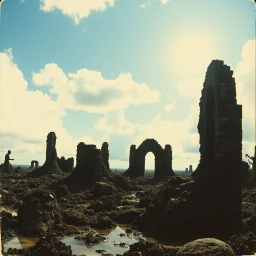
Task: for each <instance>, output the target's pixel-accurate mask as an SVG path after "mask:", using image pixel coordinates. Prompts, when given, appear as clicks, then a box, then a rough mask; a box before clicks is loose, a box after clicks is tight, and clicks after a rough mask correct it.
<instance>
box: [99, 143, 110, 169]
mask: <svg viewBox="0 0 256 256" xmlns="http://www.w3.org/2000/svg"><path fill="white" fill-rule="evenodd" d="M101 156H102V160H103V164H104V165H105V166H106V168H107V170H110V167H109V150H108V143H107V142H103V144H102V147H101Z"/></svg>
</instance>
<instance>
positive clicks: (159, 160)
mask: <svg viewBox="0 0 256 256" xmlns="http://www.w3.org/2000/svg"><path fill="white" fill-rule="evenodd" d="M148 152H152V153H153V154H154V156H155V176H154V178H155V179H163V178H166V177H168V176H172V175H175V174H174V172H173V169H172V148H171V146H170V145H166V146H165V148H164V149H163V148H162V147H161V146H160V144H159V143H158V142H157V141H156V140H154V139H146V140H144V141H143V142H142V143H141V145H140V146H139V147H138V148H137V149H136V145H132V146H131V147H130V158H129V168H128V170H127V171H126V172H125V173H124V175H125V176H128V177H133V178H134V177H140V176H144V174H145V156H146V154H147V153H148Z"/></svg>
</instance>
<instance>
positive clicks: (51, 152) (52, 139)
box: [46, 132, 57, 163]
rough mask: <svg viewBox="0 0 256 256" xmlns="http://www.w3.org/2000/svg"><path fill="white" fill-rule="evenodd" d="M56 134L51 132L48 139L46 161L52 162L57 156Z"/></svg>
mask: <svg viewBox="0 0 256 256" xmlns="http://www.w3.org/2000/svg"><path fill="white" fill-rule="evenodd" d="M56 139H57V138H56V135H55V133H54V132H50V133H49V134H48V136H47V140H46V163H48V162H50V161H51V160H52V159H53V158H55V157H57V152H56V148H55V146H56Z"/></svg>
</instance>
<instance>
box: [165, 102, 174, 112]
mask: <svg viewBox="0 0 256 256" xmlns="http://www.w3.org/2000/svg"><path fill="white" fill-rule="evenodd" d="M174 108H175V104H174V102H173V103H170V104H166V105H165V106H164V111H166V112H171V111H173V109H174Z"/></svg>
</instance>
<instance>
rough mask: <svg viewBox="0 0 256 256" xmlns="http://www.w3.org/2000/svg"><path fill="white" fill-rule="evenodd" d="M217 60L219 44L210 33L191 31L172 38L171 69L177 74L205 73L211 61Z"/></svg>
mask: <svg viewBox="0 0 256 256" xmlns="http://www.w3.org/2000/svg"><path fill="white" fill-rule="evenodd" d="M216 58H217V42H216V39H215V38H214V37H213V36H212V35H211V34H210V33H206V32H197V31H193V32H192V31H190V32H186V33H184V32H183V33H179V34H177V35H176V36H173V37H172V42H171V45H170V59H171V68H172V70H173V71H174V72H175V73H177V74H180V75H184V74H188V73H189V74H191V75H198V74H201V73H204V72H205V70H206V68H207V66H208V65H209V64H210V62H211V60H213V59H216Z"/></svg>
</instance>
